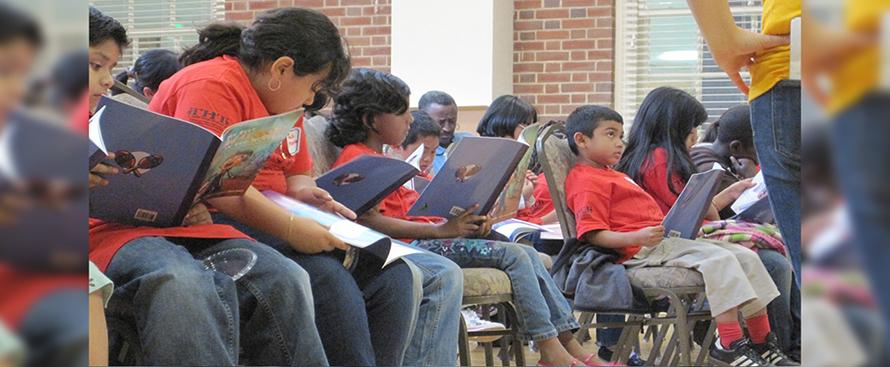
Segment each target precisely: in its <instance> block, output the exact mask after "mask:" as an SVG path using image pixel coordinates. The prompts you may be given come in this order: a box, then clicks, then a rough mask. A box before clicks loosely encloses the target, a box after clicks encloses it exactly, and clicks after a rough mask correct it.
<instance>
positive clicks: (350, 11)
mask: <svg viewBox="0 0 890 367" xmlns="http://www.w3.org/2000/svg"><path fill="white" fill-rule="evenodd" d="M346 15H347V16H350V17H360V16H362V8H358V7H348V8H346Z"/></svg>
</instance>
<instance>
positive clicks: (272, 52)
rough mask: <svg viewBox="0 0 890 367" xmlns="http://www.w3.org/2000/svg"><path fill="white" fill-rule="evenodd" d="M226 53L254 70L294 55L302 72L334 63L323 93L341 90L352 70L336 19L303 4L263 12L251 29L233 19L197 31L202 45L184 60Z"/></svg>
mask: <svg viewBox="0 0 890 367" xmlns="http://www.w3.org/2000/svg"><path fill="white" fill-rule="evenodd" d="M223 55H229V56H234V57H237V58H238V60H239V61H240V62H241V63H242V64H244V65H245V66H247V67H248V68H250V69H252V70H259V69H260V68H262V67H263V66H264V65H265V64H267V63H269V62H272V61H275V60H276V59H278V58H279V57H282V56H289V57H291V58H293V59H294V73H295V74H297V75H299V76H305V75H309V74H314V73H318V72H320V71H322V70H324V69H325V68H327V67H329V68H330V71H329V73H328V75H327V78H325V79H324V80H321V81H319V85H317V86H313V88H314V89H315V91H316V92H322V95H323V96H331V95H334V94H335V93H336V91H337V89H338V87H339V85H340V83H341V82H342V81H343V79H344V78H346V75H347V74H348V73H349V68H350V66H349V55H348V54H347V51H346V46H345V44H344V41H343V38H342V37H340V31H338V30H337V27H336V26H335V25H334V23H332V22H331V20H330V19H328V17H326V16H325V15H324V14H322V13H320V12H317V11H315V10H310V9H302V8H278V9H271V10H268V11H264V12H262V13H259V14H257V16H256V19H254V21H253V23H252V24H251V25H250V26H249V27H247V28H244V27H243V26H241V25H239V24H237V23H231V22H219V23H212V24H210V25H208V26H206V27H204V28H202V29H200V30H199V31H198V44H197V45H195V46H193V47H191V48H188V49H186V50H184V51H183V52H182V55H181V56H180V58H179V61H180V62H181V63H182V65H183V66H188V65H191V64H194V63H197V62H201V61H205V60H210V59H213V58H217V57H219V56H223ZM325 102H326V101H325ZM319 103H320V102H319ZM314 104H315V103H313V105H314ZM322 105H324V103H322Z"/></svg>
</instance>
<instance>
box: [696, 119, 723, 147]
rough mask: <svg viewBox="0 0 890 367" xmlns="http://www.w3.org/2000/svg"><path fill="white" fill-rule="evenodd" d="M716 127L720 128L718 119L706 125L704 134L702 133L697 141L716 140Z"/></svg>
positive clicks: (711, 141) (707, 141) (708, 141)
mask: <svg viewBox="0 0 890 367" xmlns="http://www.w3.org/2000/svg"><path fill="white" fill-rule="evenodd" d="M718 128H720V121H714V122H712V123H711V124H710V125H708V128H707V129H705V134H704V135H702V137H701V139H699V142H702V143H713V142H715V141H717V129H718Z"/></svg>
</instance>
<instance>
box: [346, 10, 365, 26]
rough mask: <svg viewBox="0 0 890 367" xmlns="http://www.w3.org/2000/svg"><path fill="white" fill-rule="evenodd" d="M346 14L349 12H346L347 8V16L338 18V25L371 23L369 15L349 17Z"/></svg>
mask: <svg viewBox="0 0 890 367" xmlns="http://www.w3.org/2000/svg"><path fill="white" fill-rule="evenodd" d="M348 15H349V14H348V10H347V16H346V17H344V18H342V19H340V25H342V26H347V27H348V26H353V25H369V24H371V17H361V16H359V17H350V16H348Z"/></svg>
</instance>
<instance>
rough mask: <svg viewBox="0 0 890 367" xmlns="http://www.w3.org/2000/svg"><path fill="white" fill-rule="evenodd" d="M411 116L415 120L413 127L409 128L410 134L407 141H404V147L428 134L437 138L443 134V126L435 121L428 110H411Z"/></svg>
mask: <svg viewBox="0 0 890 367" xmlns="http://www.w3.org/2000/svg"><path fill="white" fill-rule="evenodd" d="M411 117H412V118H413V119H414V121H413V122H411V129H410V130H408V136H406V137H405V141H403V142H402V149H404V148H407V147H408V146H409V145H411V144H414V143H416V142H417V141H418V140H420V139H423V138H425V137H427V136H435V137H436V139H438V138H439V135H442V127H441V126H439V124H438V123H436V122H435V121H433V118H432V117H430V115H428V114H427V113H426V112H423V111H414V112H411Z"/></svg>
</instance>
